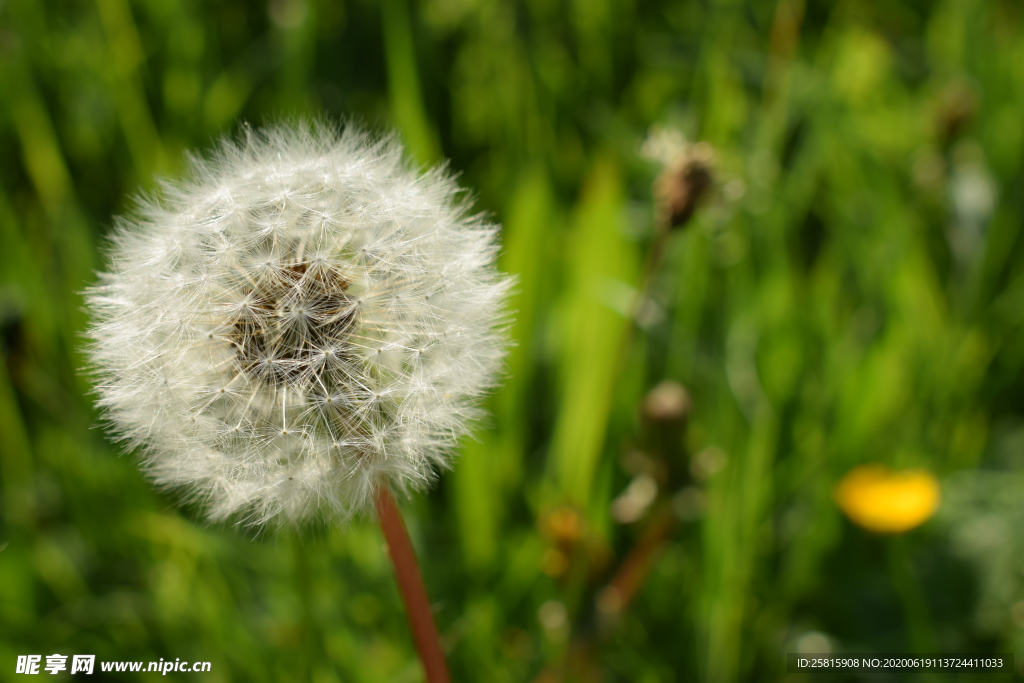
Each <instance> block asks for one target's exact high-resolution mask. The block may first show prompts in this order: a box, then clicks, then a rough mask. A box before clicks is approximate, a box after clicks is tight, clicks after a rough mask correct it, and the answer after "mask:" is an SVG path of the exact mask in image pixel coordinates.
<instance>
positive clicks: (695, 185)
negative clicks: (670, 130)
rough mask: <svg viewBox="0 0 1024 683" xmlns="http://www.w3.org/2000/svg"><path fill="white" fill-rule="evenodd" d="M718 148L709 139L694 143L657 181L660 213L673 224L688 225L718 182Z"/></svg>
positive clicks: (665, 221) (675, 225)
mask: <svg viewBox="0 0 1024 683" xmlns="http://www.w3.org/2000/svg"><path fill="white" fill-rule="evenodd" d="M714 158H715V153H714V149H713V148H712V147H711V145H709V144H708V143H706V142H699V143H697V144H696V145H692V146H690V147H689V148H687V150H686V151H685V152H683V153H682V154H680V155H679V156H678V157H677V158H676V160H675V161H673V162H672V163H671V164H669V165H668V166H666V167H665V170H664V171H662V173H661V175H660V176H658V180H657V181H656V182H655V195H656V198H657V202H658V213H659V214H660V216H659V218H660V220H661V222H662V224H666V225H668V226H669V227H670V228H680V227H683V226H684V225H686V224H687V223H688V222H689V220H690V218H691V217H692V216H693V212H694V211H696V210H697V206H698V205H699V204H700V202H701V200H702V199H703V198H704V195H705V194H707V191H708V190H709V189H711V186H712V185H713V184H714V174H713V168H714V160H715V159H714Z"/></svg>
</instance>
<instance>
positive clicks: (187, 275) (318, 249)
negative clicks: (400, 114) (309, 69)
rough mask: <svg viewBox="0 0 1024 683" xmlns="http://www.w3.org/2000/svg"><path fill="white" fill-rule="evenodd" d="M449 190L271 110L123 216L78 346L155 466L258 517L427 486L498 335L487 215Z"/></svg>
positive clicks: (235, 511)
mask: <svg viewBox="0 0 1024 683" xmlns="http://www.w3.org/2000/svg"><path fill="white" fill-rule="evenodd" d="M458 195H459V190H458V188H457V186H456V185H455V183H454V182H453V180H452V179H451V177H450V176H449V175H448V174H447V173H445V172H444V171H443V170H438V169H435V170H432V171H429V172H427V173H425V174H422V175H420V174H418V173H417V172H416V170H415V169H413V168H411V167H410V165H409V164H408V163H407V162H406V161H405V159H404V157H403V152H402V148H401V146H400V145H399V144H398V143H397V142H395V141H394V140H393V139H390V138H385V139H375V138H371V137H370V136H368V135H366V134H365V133H361V132H359V131H356V130H353V129H352V128H351V127H348V128H346V129H345V130H344V131H342V132H338V131H336V130H335V129H332V128H329V127H326V126H319V125H299V126H278V127H274V128H270V129H267V130H264V131H260V132H251V131H250V132H248V134H247V135H246V137H245V138H244V140H241V141H239V142H238V143H234V142H224V143H222V145H221V146H220V148H219V149H218V151H217V154H216V155H215V157H214V158H212V159H211V160H202V159H193V160H192V161H191V162H190V168H189V173H188V174H187V178H186V179H185V180H183V181H180V182H169V183H165V184H164V186H163V191H162V192H161V193H160V194H159V196H158V197H156V198H150V199H147V200H144V201H142V202H140V206H139V209H138V211H137V216H135V217H133V218H128V219H121V220H119V221H118V224H117V228H116V230H115V234H114V237H113V248H112V250H111V263H110V272H109V273H105V274H103V275H102V276H101V283H100V284H99V285H98V286H97V287H95V288H93V289H92V290H90V291H89V292H88V295H87V300H88V305H89V308H90V309H91V312H92V314H93V318H94V323H93V326H92V328H91V330H90V336H91V339H92V342H93V343H92V344H91V346H90V350H89V354H90V357H91V361H92V364H93V368H94V370H95V373H96V376H97V385H98V386H97V392H98V394H99V396H100V403H101V405H102V407H103V408H104V410H105V411H106V414H107V416H108V418H109V420H110V422H111V424H112V426H113V427H114V429H115V431H116V432H117V433H118V434H119V435H120V436H122V437H123V439H124V440H125V441H126V442H127V443H128V444H129V445H131V446H133V447H136V446H140V447H142V452H143V453H144V455H145V468H146V470H147V471H148V473H149V474H150V476H151V477H152V478H153V480H154V481H155V482H156V483H157V484H159V485H161V486H165V487H187V488H188V490H189V491H190V492H191V494H192V495H194V496H195V497H196V498H197V499H199V500H200V501H201V502H203V503H204V504H205V505H206V508H207V510H208V514H209V517H210V519H211V520H222V519H226V518H235V519H239V520H245V521H248V522H251V523H256V524H262V523H265V522H270V521H278V522H298V521H302V520H304V519H307V518H311V517H328V518H329V517H345V516H348V515H350V514H352V513H354V512H358V511H360V510H361V509H363V508H364V507H365V506H367V504H368V503H369V502H370V501H371V500H372V493H373V489H374V487H376V486H378V485H380V484H381V482H382V481H384V480H386V481H388V482H390V483H391V484H392V485H394V486H395V487H397V488H399V489H401V490H406V489H408V488H410V487H412V488H417V487H420V486H422V485H424V484H426V483H428V482H429V481H430V479H431V477H432V476H433V474H434V472H435V471H436V469H437V468H440V467H445V466H446V465H447V464H448V455H449V454H450V452H451V450H452V448H453V447H454V446H455V444H456V441H457V440H458V439H459V437H460V436H462V435H463V434H465V433H466V432H467V424H468V422H469V421H471V420H472V419H473V418H474V417H475V416H476V415H477V409H476V408H475V403H476V401H477V399H478V398H479V397H480V396H481V394H482V393H484V392H485V391H486V390H487V389H489V388H490V387H492V386H493V384H494V382H495V376H496V373H497V371H498V369H499V366H500V364H501V359H502V356H503V353H504V351H503V346H504V343H503V331H502V328H503V326H504V323H505V321H506V318H505V315H504V313H503V311H504V303H505V299H506V294H507V292H508V287H509V282H510V281H509V279H508V278H506V277H503V276H502V275H500V274H499V273H498V272H497V271H496V270H495V268H494V260H495V256H496V252H497V246H496V232H497V227H496V226H494V225H491V224H488V223H486V222H483V221H482V220H480V219H479V218H475V217H470V216H468V215H467V207H466V204H465V203H464V202H463V201H460V200H459V199H458Z"/></svg>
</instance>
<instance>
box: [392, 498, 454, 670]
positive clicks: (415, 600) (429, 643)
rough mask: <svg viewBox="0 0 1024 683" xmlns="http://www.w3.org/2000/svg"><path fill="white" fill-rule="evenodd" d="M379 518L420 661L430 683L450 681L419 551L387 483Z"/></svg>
mask: <svg viewBox="0 0 1024 683" xmlns="http://www.w3.org/2000/svg"><path fill="white" fill-rule="evenodd" d="M375 501H376V503H377V517H378V518H379V519H380V528H381V530H382V531H383V532H384V540H385V541H387V546H388V557H390V558H391V564H392V565H393V566H394V568H395V580H396V581H398V588H399V590H400V591H401V593H402V600H403V602H405V613H406V616H407V617H408V619H409V628H410V629H412V637H413V641H415V643H416V650H417V651H418V652H419V654H420V661H422V662H423V668H424V670H425V671H426V674H427V682H428V683H449V681H450V680H451V678H450V677H449V675H448V665H447V663H445V658H444V650H443V649H442V648H441V640H440V638H438V635H437V627H436V626H435V625H434V615H433V614H431V611H430V600H429V599H428V598H427V589H426V587H425V586H424V585H423V577H422V576H421V575H420V568H419V565H418V564H417V562H416V553H415V552H414V551H413V549H412V543H410V542H409V534H408V533H407V532H406V530H405V523H404V522H402V514H401V512H400V511H399V510H398V505H397V504H396V503H395V499H394V498H393V497H392V496H391V492H390V491H389V490H388V486H387V484H386V483H384V482H382V483H381V484H380V486H378V487H377V494H376V497H375Z"/></svg>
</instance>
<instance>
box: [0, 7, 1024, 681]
mask: <svg viewBox="0 0 1024 683" xmlns="http://www.w3.org/2000/svg"><path fill="white" fill-rule="evenodd" d="M1022 12H1024V9H1022V7H1021V6H1020V4H1019V3H1016V2H1012V1H1010V0H996V1H987V0H969V1H968V0H939V1H938V2H923V1H920V0H902V1H895V0H851V1H842V2H838V3H832V2H822V1H820V0H781V1H779V2H774V1H772V2H759V3H751V4H741V3H738V2H730V1H726V0H680V1H674V2H666V1H662V0H648V1H646V2H638V1H637V0H622V1H614V0H564V1H561V2H559V1H556V0H550V1H549V0H523V1H521V2H515V1H513V0H494V1H490V0H423V1H422V2H413V0H384V1H383V2H380V3H378V2H372V1H370V0H353V1H348V2H329V1H327V0H272V1H271V2H270V3H269V4H268V3H262V2H257V3H245V2H239V1H232V0H211V1H208V2H200V1H199V0H96V1H95V2H94V3H93V2H71V1H70V0H64V1H60V2H58V1H56V0H4V1H3V2H0V159H2V160H3V161H2V163H0V325H2V343H3V359H4V361H5V362H4V363H3V364H0V449H2V460H0V466H2V468H0V477H2V508H0V515H2V518H0V679H2V680H20V679H21V677H20V676H16V675H15V674H14V673H13V672H14V670H15V660H16V657H17V655H19V654H42V655H44V656H45V655H47V654H52V653H55V652H56V653H62V654H67V655H70V654H95V655H97V658H98V659H99V660H147V661H148V660H157V659H159V658H165V659H174V658H181V659H185V660H209V661H211V662H212V672H211V673H209V674H194V675H192V676H194V677H196V678H202V679H203V680H209V681H257V682H258V681H316V682H318V683H319V682H324V683H326V682H329V681H366V682H371V681H372V682H376V681H394V682H400V681H408V682H412V681H418V680H421V673H420V669H419V665H418V662H417V660H416V656H415V652H414V649H413V646H412V643H411V639H410V636H409V634H408V630H407V628H406V625H405V620H404V615H403V612H402V609H401V603H400V599H399V596H398V593H397V590H396V588H395V585H394V581H393V578H392V575H391V573H390V568H389V566H388V563H387V559H386V556H385V555H384V552H383V550H382V539H381V537H380V535H379V532H378V530H377V529H376V527H375V525H374V523H373V521H372V520H371V519H362V520H357V521H356V522H355V523H353V524H351V525H350V526H348V527H347V528H344V529H321V530H319V531H318V532H316V533H312V534H308V535H303V536H301V537H296V536H294V535H291V534H288V533H285V534H281V535H279V536H274V537H262V538H253V537H252V534H251V533H246V532H245V531H240V530H237V529H234V528H230V527H228V528H216V527H215V528H208V527H205V526H204V525H203V524H202V523H201V522H199V521H197V519H198V517H197V515H196V514H195V511H193V510H184V511H182V510H179V508H178V507H177V499H176V498H175V497H174V496H173V495H163V494H159V493H156V492H154V491H153V490H152V488H151V487H150V486H149V484H148V483H147V482H146V481H145V480H144V479H143V478H142V477H141V475H140V474H139V473H138V471H137V469H136V467H135V465H134V463H133V459H132V457H131V456H130V455H124V454H121V453H119V451H118V449H117V447H116V446H114V445H112V444H111V443H110V442H109V441H108V440H107V439H106V438H105V436H104V434H103V431H102V430H101V429H100V428H98V427H97V424H98V422H99V416H98V415H97V413H96V411H95V409H94V408H93V406H92V401H91V399H90V397H89V395H88V389H89V382H88V378H87V376H86V375H85V374H84V373H83V370H82V367H83V356H82V354H81V351H80V349H81V346H82V343H83V337H82V333H83V329H84V328H85V326H86V324H87V320H86V315H85V313H84V312H83V309H82V298H81V291H82V290H83V289H84V288H85V287H87V286H88V285H89V284H91V283H92V282H93V280H94V277H95V275H94V273H95V271H96V270H98V269H100V268H102V256H101V251H100V250H101V247H102V244H103V238H104V235H105V234H106V233H107V231H108V230H109V228H110V226H111V224H112V216H113V215H115V214H117V213H122V212H125V211H129V210H130V209H131V206H132V196H133V195H134V194H135V193H137V192H139V191H142V190H146V189H152V188H154V186H155V180H154V178H155V177H156V176H159V175H173V174H174V173H176V172H177V171H179V170H180V169H181V168H182V167H183V164H184V158H185V154H184V153H185V151H186V150H190V149H191V150H199V151H202V150H204V149H208V148H209V147H210V146H211V145H212V144H213V142H214V141H215V140H216V139H217V138H218V137H220V136H222V135H225V134H234V133H236V132H237V131H238V127H239V123H240V121H243V120H246V121H249V122H251V123H253V124H254V125H259V124H261V123H263V122H267V121H274V120H279V119H281V118H284V117H290V116H297V115H308V116H324V117H327V118H329V119H332V120H335V121H341V120H346V119H354V120H356V121H360V122H362V123H363V124H365V125H368V126H370V127H372V128H374V129H378V130H382V129H385V128H388V127H394V128H396V129H397V130H398V131H399V132H400V134H401V136H402V137H403V139H404V140H405V141H406V143H407V145H408V147H409V149H410V152H411V154H412V155H414V157H415V158H416V159H417V160H418V161H419V162H421V163H423V164H429V163H434V162H437V161H439V160H441V159H442V158H449V159H450V160H451V162H450V163H451V166H450V167H451V168H452V169H453V170H454V171H457V172H458V173H460V174H461V175H460V183H461V184H462V185H463V186H464V187H466V188H470V189H471V190H472V192H473V193H474V196H475V198H476V206H477V208H478V209H479V210H481V211H484V212H487V213H489V214H490V215H492V216H493V217H494V219H495V220H497V221H500V222H501V223H502V224H503V225H504V233H503V235H504V236H503V253H502V256H501V266H502V268H503V269H504V270H506V271H509V272H512V273H516V274H517V275H518V278H519V283H520V284H519V288H518V292H517V294H516V296H515V300H514V304H513V306H514V308H515V309H516V310H517V311H518V313H517V323H516V325H515V328H514V331H513V334H514V337H515V340H516V346H515V347H514V349H513V351H512V354H511V356H510V359H509V362H508V365H509V377H508V380H507V382H506V383H505V386H504V388H503V389H502V390H501V391H499V392H497V393H496V394H495V395H494V396H493V397H492V398H491V399H490V400H489V402H488V406H489V408H490V410H491V412H492V414H493V417H492V419H491V420H490V422H489V423H488V424H487V425H485V427H484V428H482V429H481V430H480V432H479V438H478V440H477V441H467V443H466V444H465V446H464V448H463V450H462V454H461V458H460V460H459V462H458V463H457V465H456V467H455V468H454V470H453V471H452V472H450V473H447V474H445V475H444V476H443V477H442V478H441V480H440V482H439V484H438V485H437V487H436V488H435V489H434V490H433V491H431V492H429V493H427V494H423V495H419V496H417V497H416V498H415V499H414V500H412V501H409V502H407V503H406V504H405V506H404V507H405V513H406V517H407V521H408V523H409V525H410V531H411V534H412V536H413V540H414V543H415V544H416V546H417V548H418V550H419V552H420V555H421V559H422V564H423V571H424V575H425V579H426V582H427V585H428V587H429V590H430V592H431V597H432V599H433V600H434V601H435V602H436V618H437V621H438V624H439V628H440V629H441V631H442V632H443V637H444V641H445V644H446V646H447V647H448V649H449V652H450V662H451V667H452V670H453V674H454V677H455V679H456V680H460V681H538V683H540V682H548V683H550V682H554V681H562V680H565V681H570V680H571V681H577V680H578V681H608V682H612V681H638V682H641V683H648V682H650V683H653V682H655V681H688V680H707V681H715V682H718V681H737V680H778V679H783V678H786V677H787V674H786V672H785V663H784V662H785V659H784V654H785V653H786V652H796V651H798V650H799V651H805V652H806V651H811V652H814V651H818V652H820V651H823V650H824V649H831V650H833V651H840V652H842V651H846V652H899V651H917V652H1012V651H1015V650H1016V651H1024V531H1022V530H1024V374H1022V370H1024V243H1022V240H1021V232H1022V223H1024V168H1022V163H1021V162H1022V158H1024V157H1022V152H1024V25H1022V22H1024V16H1022ZM673 136H675V139H678V138H679V136H683V137H685V139H687V140H690V141H706V142H707V143H710V145H712V146H713V147H714V150H715V154H716V166H715V177H716V183H715V188H714V189H713V190H712V191H711V193H710V195H709V196H708V198H707V200H706V201H705V202H704V204H703V206H702V207H701V208H700V209H698V211H697V212H696V214H695V215H694V218H693V220H692V221H690V223H689V224H687V225H686V226H685V227H684V228H682V229H679V230H676V231H674V232H672V233H671V234H670V235H669V236H668V238H667V239H666V240H665V241H664V242H659V241H658V240H656V239H655V236H656V234H657V232H656V225H657V223H656V219H655V215H656V213H655V209H654V201H655V194H654V192H653V190H652V183H653V182H654V180H655V178H656V176H657V175H658V173H659V171H660V170H661V168H660V166H659V164H658V163H657V162H655V161H652V160H651V159H649V158H647V156H649V154H648V155H647V156H645V154H644V152H645V150H646V151H650V150H651V149H655V148H657V147H658V145H659V144H661V143H664V141H665V140H672V139H673ZM645 141H646V144H645ZM656 245H660V246H661V247H663V253H662V254H661V260H660V265H659V266H658V267H657V268H656V269H653V271H652V270H651V269H650V267H646V269H645V266H644V265H643V264H644V263H650V262H651V260H649V257H648V253H649V251H650V250H651V249H652V248H658V247H657V246H656ZM644 282H647V285H644ZM638 291H645V292H646V296H644V297H642V299H638V298H637V297H638V294H637V292H638ZM638 300H639V301H640V304H639V305H634V303H633V302H636V301H638ZM631 317H632V318H634V320H632V321H631V320H630V318H631ZM665 380H673V381H676V382H679V383H681V384H682V385H684V386H685V387H686V388H687V389H688V390H689V392H690V396H691V397H692V412H691V413H690V415H689V420H688V424H687V425H686V426H685V429H683V428H682V427H681V426H680V425H678V424H675V425H668V426H666V425H665V424H663V423H658V422H657V421H653V420H651V419H644V418H643V417H642V416H641V412H642V411H641V406H642V404H643V397H644V395H645V394H646V393H647V392H648V391H649V390H651V389H652V388H653V387H655V386H657V385H659V384H660V383H662V382H663V381H665ZM866 462H879V463H884V464H887V465H890V466H892V467H896V468H925V469H927V470H930V471H931V472H933V473H934V474H935V475H936V476H937V477H938V478H939V479H940V481H941V484H942V492H943V505H942V508H941V510H940V512H939V514H938V515H937V516H936V517H935V518H933V519H932V520H930V521H929V522H928V523H927V524H925V525H924V526H923V527H921V528H918V529H916V530H914V531H911V532H909V533H907V534H905V535H902V536H898V537H880V536H876V535H872V534H871V533H869V532H867V531H864V530H861V529H859V528H858V527H855V526H853V525H851V524H850V523H849V522H848V521H846V520H845V518H844V517H843V516H842V513H841V512H840V511H839V510H838V508H837V507H836V505H835V503H834V502H833V499H832V490H833V487H834V486H835V484H836V482H837V481H838V480H839V478H840V477H841V476H842V475H843V474H844V473H846V472H847V471H848V470H849V469H850V468H852V467H854V466H856V465H858V464H862V463H866ZM609 585H611V586H618V587H619V588H622V587H623V586H626V587H627V589H623V590H625V593H623V592H621V591H620V593H618V594H612V593H610V592H609V589H608V586H609ZM626 593H628V594H629V596H630V597H632V598H633V599H632V601H631V602H630V604H628V605H624V604H623V602H624V600H622V599H621V598H622V597H623V595H625V594H626ZM616 595H617V596H618V598H619V599H618V600H616V599H614V598H616ZM44 661H45V659H44ZM44 675H47V674H44ZM65 675H66V674H65ZM1018 675H1019V674H1018ZM152 676H153V674H149V675H148V676H146V675H142V677H143V678H147V679H148V678H150V677H152ZM174 676H175V674H171V677H174ZM184 676H185V675H184V674H177V677H179V678H181V677H184ZM117 678H118V679H121V680H131V678H132V674H119V675H117ZM826 678H827V679H828V680H830V681H831V680H836V681H838V680H842V678H841V677H838V676H835V675H831V676H827V677H825V676H823V677H822V680H825V679H826ZM918 678H919V679H920V680H944V678H943V677H942V676H936V675H929V676H924V675H921V676H919V677H918ZM981 678H982V677H978V680H981ZM851 679H854V680H855V679H856V676H851ZM948 679H949V680H954V679H956V680H960V679H963V680H971V679H970V677H969V676H962V677H960V678H957V677H956V676H949V677H948ZM984 679H985V680H988V679H989V678H988V677H984ZM793 680H801V678H800V677H796V678H793Z"/></svg>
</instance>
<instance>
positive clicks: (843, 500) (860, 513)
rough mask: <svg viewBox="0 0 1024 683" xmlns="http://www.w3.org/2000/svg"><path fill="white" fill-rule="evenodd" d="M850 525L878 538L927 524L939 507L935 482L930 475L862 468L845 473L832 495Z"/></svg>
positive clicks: (937, 484) (866, 466) (882, 466)
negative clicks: (875, 534) (848, 519)
mask: <svg viewBox="0 0 1024 683" xmlns="http://www.w3.org/2000/svg"><path fill="white" fill-rule="evenodd" d="M833 497H834V498H835V501H836V503H837V504H838V505H839V507H840V508H841V509H842V511H843V512H844V513H846V516H847V517H849V518H850V521H852V522H853V523H854V524H856V525H858V526H860V527H863V528H865V529H867V530H868V531H874V532H875V533H879V534H899V533H903V532H904V531H909V530H911V529H913V528H914V527H916V526H919V525H921V524H923V523H924V522H925V521H927V520H928V519H929V518H930V517H931V516H932V515H933V514H935V511H936V510H937V509H938V507H939V482H938V480H937V479H936V478H935V475H933V474H932V473H931V472H927V471H925V470H907V471H905V472H893V471H892V470H890V469H889V468H888V467H886V466H885V465H862V466H860V467H855V468H853V469H852V470H850V471H849V472H847V473H846V476H844V477H843V478H842V479H841V480H840V481H839V484H838V485H837V486H836V488H835V490H834V491H833Z"/></svg>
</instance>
